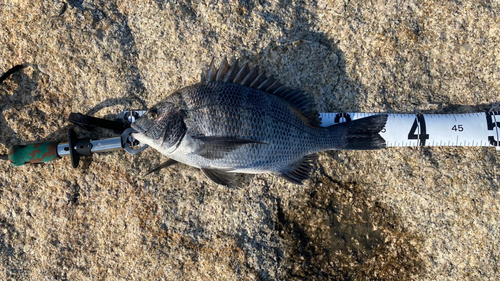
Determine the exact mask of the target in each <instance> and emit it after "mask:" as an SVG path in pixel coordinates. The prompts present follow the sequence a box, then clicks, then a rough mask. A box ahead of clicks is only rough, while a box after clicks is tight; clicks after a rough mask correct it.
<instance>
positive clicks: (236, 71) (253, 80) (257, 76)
mask: <svg viewBox="0 0 500 281" xmlns="http://www.w3.org/2000/svg"><path fill="white" fill-rule="evenodd" d="M231 61H234V63H233V64H232V65H230V64H229V63H228V62H227V59H226V58H224V59H223V60H222V62H221V64H220V65H219V67H217V66H216V64H215V63H214V59H212V62H211V63H210V66H209V68H208V70H206V71H205V72H203V74H202V77H201V81H202V82H211V81H216V82H227V83H234V84H239V85H243V86H246V87H250V88H254V89H257V90H260V91H263V92H266V93H268V94H271V95H275V96H277V97H280V98H282V99H284V100H286V101H288V102H289V103H291V104H292V105H293V106H295V108H297V109H298V110H300V111H301V112H302V113H303V114H304V115H305V116H306V117H307V118H309V120H310V122H311V124H312V125H316V126H319V125H321V119H320V118H319V114H318V112H317V111H316V104H315V103H314V100H313V99H312V98H311V97H310V96H308V95H306V94H304V93H303V92H302V91H301V90H298V89H293V88H289V87H286V86H284V85H283V84H281V83H280V82H279V81H278V80H276V79H274V78H273V77H272V76H271V77H267V76H266V75H265V74H264V73H263V72H261V71H259V68H258V67H257V66H255V67H253V68H249V67H248V64H247V63H245V64H243V65H242V66H241V67H240V66H239V65H238V61H237V60H236V61H235V60H234V59H232V60H231Z"/></svg>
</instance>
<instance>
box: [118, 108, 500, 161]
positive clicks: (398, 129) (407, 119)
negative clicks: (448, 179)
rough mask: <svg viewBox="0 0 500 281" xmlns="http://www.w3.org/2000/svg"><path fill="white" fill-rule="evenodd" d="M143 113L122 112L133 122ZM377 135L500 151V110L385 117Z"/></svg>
mask: <svg viewBox="0 0 500 281" xmlns="http://www.w3.org/2000/svg"><path fill="white" fill-rule="evenodd" d="M144 113H145V111H125V112H123V114H124V116H123V117H122V118H125V119H128V121H129V122H131V123H133V122H134V121H135V120H136V119H137V118H139V117H140V116H142V115H143V114H144ZM378 114H380V113H359V112H357V113H320V114H319V115H320V117H321V120H322V124H321V126H323V127H328V126H331V125H335V124H339V123H343V122H348V121H351V120H356V119H360V118H363V117H368V116H371V115H378ZM387 115H388V118H387V123H386V125H385V127H384V129H382V131H381V132H380V135H381V136H382V137H383V138H384V139H385V141H386V145H387V147H408V146H490V147H496V149H497V150H498V151H500V111H496V112H479V113H465V114H387Z"/></svg>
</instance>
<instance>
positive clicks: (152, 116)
mask: <svg viewBox="0 0 500 281" xmlns="http://www.w3.org/2000/svg"><path fill="white" fill-rule="evenodd" d="M156 118H158V113H157V112H156V110H152V111H150V112H149V113H148V119H149V120H151V121H153V120H155V119H156Z"/></svg>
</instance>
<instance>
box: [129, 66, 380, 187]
mask: <svg viewBox="0 0 500 281" xmlns="http://www.w3.org/2000/svg"><path fill="white" fill-rule="evenodd" d="M231 61H233V63H232V65H231V64H229V63H228V60H227V58H224V59H223V60H222V62H221V63H220V64H219V66H218V67H217V66H216V65H215V64H214V59H212V62H211V63H210V66H209V67H208V69H207V70H205V71H204V72H203V73H202V79H201V82H199V83H197V84H194V85H190V86H186V87H184V88H181V89H179V90H177V91H175V92H174V93H172V94H170V95H169V96H168V97H166V98H165V99H164V100H162V101H161V102H159V103H158V104H156V105H155V106H153V107H151V108H149V109H148V110H147V111H146V113H145V114H144V115H143V116H141V117H140V118H138V119H137V120H136V121H135V122H134V123H132V124H131V127H132V128H133V129H134V130H135V131H136V132H135V133H132V136H133V137H134V138H135V139H136V140H138V141H139V142H141V143H143V144H147V145H149V146H150V147H152V148H154V149H156V150H157V151H159V152H160V153H162V154H163V155H165V156H167V157H168V158H169V160H168V161H166V162H164V163H162V164H160V165H159V166H158V167H156V168H154V169H153V170H151V171H150V172H148V174H149V173H151V172H155V171H158V170H160V169H163V168H166V167H169V166H171V165H174V164H176V163H184V164H187V165H190V166H193V167H196V168H199V169H201V171H202V172H203V173H204V174H205V175H206V176H207V177H208V178H209V179H210V180H212V181H213V182H215V183H216V184H219V185H223V186H229V187H230V186H233V185H234V183H235V175H236V174H238V173H246V174H260V173H272V174H277V175H279V176H281V177H282V178H284V179H286V180H287V181H289V182H291V183H294V184H299V185H300V184H303V182H304V180H306V179H308V178H309V175H310V173H311V171H312V170H313V168H314V163H315V161H316V160H317V153H318V152H321V151H325V150H372V149H381V148H384V147H385V146H386V143H385V140H384V138H383V137H381V136H380V134H379V133H380V131H381V130H382V129H383V128H384V126H385V124H386V122H387V114H378V115H372V116H369V117H365V118H361V119H357V120H353V121H349V122H345V123H340V124H335V125H332V126H330V127H326V128H325V127H321V126H320V125H321V119H320V117H319V113H318V112H317V110H316V104H315V102H314V99H313V98H312V97H311V96H310V95H307V94H305V93H304V92H303V91H302V90H300V89H294V88H291V87H287V86H285V85H283V84H282V83H281V82H280V81H279V80H278V79H275V78H274V77H273V76H269V77H268V76H267V75H266V74H265V73H264V72H262V71H260V70H259V67H258V66H255V67H252V68H250V67H249V65H248V63H244V64H242V65H241V66H240V63H239V60H234V59H232V60H231Z"/></svg>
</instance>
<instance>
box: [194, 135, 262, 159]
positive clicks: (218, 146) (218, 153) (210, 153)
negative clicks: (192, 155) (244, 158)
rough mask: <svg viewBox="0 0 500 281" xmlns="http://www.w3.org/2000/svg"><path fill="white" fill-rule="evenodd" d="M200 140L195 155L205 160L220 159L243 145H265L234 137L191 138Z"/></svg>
mask: <svg viewBox="0 0 500 281" xmlns="http://www.w3.org/2000/svg"><path fill="white" fill-rule="evenodd" d="M193 138H194V139H197V140H200V141H201V145H200V147H199V149H198V150H197V151H196V154H198V155H200V156H202V157H204V158H207V159H212V160H214V159H221V158H224V156H225V155H226V153H228V152H231V151H233V150H235V149H238V148H240V147H241V146H243V145H247V144H253V143H260V144H266V143H265V142H261V141H254V140H248V139H242V138H234V137H204V136H203V137H193Z"/></svg>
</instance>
